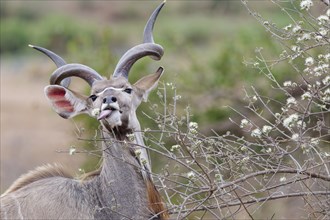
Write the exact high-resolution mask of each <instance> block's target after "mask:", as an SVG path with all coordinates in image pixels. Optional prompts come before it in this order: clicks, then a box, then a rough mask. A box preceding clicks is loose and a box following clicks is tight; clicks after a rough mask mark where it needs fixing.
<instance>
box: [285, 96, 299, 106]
mask: <svg viewBox="0 0 330 220" xmlns="http://www.w3.org/2000/svg"><path fill="white" fill-rule="evenodd" d="M286 104H287V105H296V104H297V101H296V99H295V98H294V97H289V98H288V99H287V100H286Z"/></svg>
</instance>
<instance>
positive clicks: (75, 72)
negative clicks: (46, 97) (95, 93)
mask: <svg viewBox="0 0 330 220" xmlns="http://www.w3.org/2000/svg"><path fill="white" fill-rule="evenodd" d="M73 76H75V77H79V78H81V79H84V80H85V81H86V82H87V83H88V84H89V85H90V86H92V85H93V84H94V82H95V81H98V80H102V79H103V78H102V76H101V75H100V74H99V73H98V72H96V71H95V70H93V69H92V68H90V67H88V66H85V65H83V64H77V63H71V64H66V65H64V66H61V67H60V68H58V69H56V70H55V71H54V72H53V74H52V75H51V77H50V84H51V85H60V83H61V82H62V80H64V79H66V78H68V77H73Z"/></svg>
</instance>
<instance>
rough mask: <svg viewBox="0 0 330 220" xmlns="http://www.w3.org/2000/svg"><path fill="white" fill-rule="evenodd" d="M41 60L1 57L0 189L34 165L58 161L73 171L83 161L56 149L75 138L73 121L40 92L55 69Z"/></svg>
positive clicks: (61, 148) (65, 145)
mask: <svg viewBox="0 0 330 220" xmlns="http://www.w3.org/2000/svg"><path fill="white" fill-rule="evenodd" d="M22 60H25V58H23V59H22ZM45 61H46V60H33V61H30V60H28V61H24V62H20V61H19V60H18V61H16V62H13V61H10V60H9V61H8V60H4V59H1V160H0V164H1V176H0V179H1V182H0V183H1V193H3V192H4V191H5V190H6V189H7V188H8V186H10V184H11V183H12V182H13V181H14V180H15V179H17V178H18V177H19V176H20V175H22V174H24V173H26V172H27V171H29V170H31V169H34V168H35V167H37V166H41V165H44V164H47V163H50V164H53V163H59V164H62V165H63V166H64V167H66V168H68V170H69V171H70V172H72V174H73V175H74V174H77V173H78V172H79V171H78V169H79V167H80V166H81V164H82V162H83V161H84V155H77V154H76V155H73V156H70V155H69V154H68V153H58V152H57V151H58V150H68V149H69V147H70V146H72V145H75V144H76V142H77V139H76V135H75V133H74V131H75V125H74V122H73V121H71V120H64V119H62V118H61V117H59V116H58V115H57V114H56V113H55V112H54V111H53V110H52V109H51V107H50V105H49V104H48V102H47V100H46V98H45V96H44V93H43V88H44V87H45V86H46V85H47V83H48V79H49V76H50V73H51V72H52V71H53V70H54V69H55V66H54V65H53V64H52V63H50V62H45ZM40 64H41V65H40Z"/></svg>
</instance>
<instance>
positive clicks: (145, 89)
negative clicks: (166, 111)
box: [134, 67, 164, 102]
mask: <svg viewBox="0 0 330 220" xmlns="http://www.w3.org/2000/svg"><path fill="white" fill-rule="evenodd" d="M163 72H164V69H163V67H159V68H158V70H157V72H156V73H153V74H150V75H147V76H145V77H143V78H141V79H140V80H139V81H137V82H136V83H135V84H134V86H135V87H136V88H138V90H139V91H140V92H141V94H140V95H141V99H142V100H143V101H145V102H146V101H147V99H148V95H149V93H150V92H151V91H152V90H153V89H155V88H156V87H157V85H158V81H159V79H160V77H161V76H162V74H163Z"/></svg>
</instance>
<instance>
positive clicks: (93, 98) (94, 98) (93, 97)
mask: <svg viewBox="0 0 330 220" xmlns="http://www.w3.org/2000/svg"><path fill="white" fill-rule="evenodd" d="M89 98H90V99H91V100H92V101H93V102H94V101H95V100H96V99H97V96H96V95H91V96H89Z"/></svg>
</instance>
